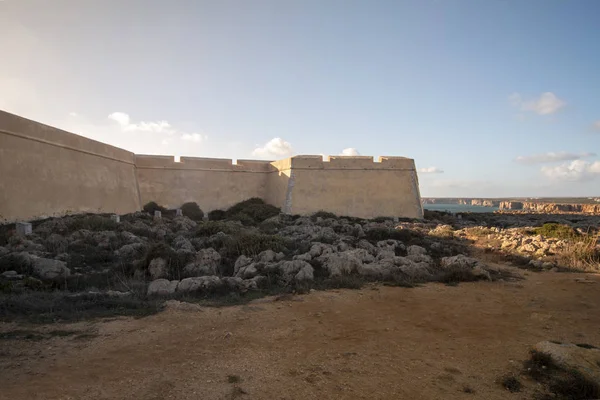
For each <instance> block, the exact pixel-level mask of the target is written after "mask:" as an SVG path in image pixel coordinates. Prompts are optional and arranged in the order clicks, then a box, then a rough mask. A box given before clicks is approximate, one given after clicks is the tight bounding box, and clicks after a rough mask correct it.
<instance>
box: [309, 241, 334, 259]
mask: <svg viewBox="0 0 600 400" xmlns="http://www.w3.org/2000/svg"><path fill="white" fill-rule="evenodd" d="M308 253H309V254H310V256H311V257H312V258H316V257H319V256H324V255H327V254H333V253H334V251H333V248H332V247H331V245H328V244H324V243H315V244H313V245H312V246H311V247H310V251H309V252H308Z"/></svg>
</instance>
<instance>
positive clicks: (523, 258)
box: [0, 199, 600, 398]
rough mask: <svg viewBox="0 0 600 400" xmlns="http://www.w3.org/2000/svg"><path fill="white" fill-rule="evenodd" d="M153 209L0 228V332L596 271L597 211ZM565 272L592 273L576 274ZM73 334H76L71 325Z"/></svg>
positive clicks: (599, 264) (46, 336)
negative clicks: (21, 231) (379, 213)
mask: <svg viewBox="0 0 600 400" xmlns="http://www.w3.org/2000/svg"><path fill="white" fill-rule="evenodd" d="M156 210H161V209H160V207H159V206H158V205H155V204H150V205H147V207H146V208H145V211H144V212H138V213H134V214H130V215H124V216H121V219H120V222H115V221H113V220H112V219H111V218H110V216H108V215H78V216H68V217H63V218H53V219H48V220H43V221H35V222H33V233H32V234H31V235H27V236H19V235H17V234H16V232H15V231H14V226H11V225H5V226H2V227H0V320H2V321H5V322H4V323H3V324H5V325H3V329H4V330H5V331H6V332H5V336H6V337H8V338H10V339H11V340H13V339H14V340H16V341H20V340H25V341H27V340H31V338H29V339H28V338H27V337H26V336H27V335H26V334H23V335H22V334H19V332H21V333H22V332H29V331H28V330H27V329H29V328H27V329H25V330H23V329H21V328H20V327H21V326H22V325H23V324H25V325H23V326H28V325H27V324H32V323H35V324H39V323H43V324H47V323H51V324H56V323H58V324H66V323H73V322H76V321H90V320H91V321H95V320H97V318H106V317H118V316H147V315H150V314H155V313H157V312H159V311H161V310H165V309H168V308H169V307H177V309H178V310H179V311H181V310H182V308H184V309H187V310H192V311H198V310H201V309H204V307H206V306H223V305H232V304H239V303H248V302H251V301H253V300H254V299H257V298H260V297H264V296H269V295H275V296H278V297H277V298H278V299H279V298H281V299H288V297H285V296H291V298H295V296H297V295H301V294H304V293H308V292H313V291H314V290H325V289H327V290H337V289H340V288H350V289H360V288H363V287H375V288H377V287H381V286H380V285H382V284H383V285H386V286H396V287H402V288H399V289H398V290H409V289H410V288H415V287H417V286H421V285H423V284H426V283H428V282H433V283H438V284H439V283H443V284H446V285H449V286H455V285H457V284H459V283H460V282H474V281H481V282H482V283H481V284H483V285H486V284H487V285H498V284H503V285H507V284H516V285H518V282H520V281H522V280H523V278H525V275H523V273H522V271H523V270H533V271H551V273H557V272H565V271H586V272H598V271H599V270H600V246H599V244H598V227H599V222H600V217H591V216H573V215H564V216H557V215H554V216H548V215H539V214H535V215H527V214H515V215H511V214H506V213H502V214H463V215H460V216H456V215H450V214H444V213H436V212H428V213H426V218H425V219H424V220H418V221H417V220H402V221H399V220H394V219H391V218H376V219H372V220H363V219H357V218H350V217H339V216H335V215H333V214H329V213H325V212H320V213H316V214H314V215H311V216H290V215H284V214H280V213H279V210H278V209H276V208H275V207H272V206H269V205H266V204H264V203H262V202H261V201H260V200H257V199H252V200H250V201H247V202H244V203H240V204H238V205H236V206H234V207H232V208H230V209H229V210H225V211H217V212H211V213H209V215H208V216H205V215H204V213H202V211H201V210H199V208H198V207H197V206H196V205H195V204H192V205H189V204H188V205H187V206H186V207H185V208H184V215H182V216H176V215H175V212H174V211H169V210H164V209H162V215H161V217H160V218H157V217H155V216H154V211H156ZM526 273H527V274H530V273H532V272H526ZM555 275H556V276H561V275H564V276H569V278H568V279H571V275H568V274H560V273H558V274H555ZM557 279H560V278H557ZM566 279H567V278H566ZM573 279H577V280H579V281H578V282H582V283H586V282H594V281H590V280H589V279H587V278H586V277H585V275H581V276H580V277H579V278H573ZM486 282H487V283H486ZM494 282H495V283H494ZM372 285H375V286H372ZM378 285H379V286H378ZM461 287H462V286H461ZM593 288H594V289H592V290H597V286H594V287H593ZM377 290H379V289H377ZM324 293H328V292H324ZM219 313H220V312H219ZM382 317H383V316H382ZM413 322H414V321H413ZM373 323H376V322H373ZM361 329H362V328H361ZM365 329H366V328H365ZM11 332H12V333H11ZM15 332H16V333H15ZM32 332H33V333H31V335H33V336H32V337H33V338H35V339H40V340H42V341H43V340H50V339H51V338H53V337H54V336H57V335H58V336H60V335H61V332H62V333H63V334H64V335H65V336H68V337H71V334H69V333H65V332H70V331H69V330H66V331H65V330H64V329H61V328H56V329H52V330H48V329H47V328H46V329H45V330H44V329H41V330H40V329H37V328H36V329H35V330H33V331H32ZM52 332H54V333H52ZM57 332H58V333H57ZM81 335H83V337H84V338H85V336H86V335H87V333H86V332H78V333H77V334H75V336H76V337H79V336H81ZM225 335H227V333H225ZM544 339H552V338H551V337H547V338H540V341H541V340H544ZM594 339H597V338H594ZM52 340H54V339H52ZM0 343H1V340H0ZM596 343H597V342H596ZM531 344H533V343H531ZM11 354H12V353H11V352H8V353H7V354H5V356H6V357H9V358H10V357H12V356H11ZM553 365H554V364H553ZM556 370H557V371H559V370H560V371H563V369H556ZM545 382H546V383H545V384H546V386H547V382H549V380H548V379H547V380H546V381H545ZM234 386H235V385H234ZM505 386H510V384H507V385H505ZM466 392H467V391H465V393H466ZM554 393H557V392H556V391H555V392H554ZM238 395H243V393H238ZM117 397H118V396H117ZM134 397H135V396H134ZM134 397H131V398H134ZM13 398H18V397H13ZM24 398H31V397H24ZM40 398H45V397H40ZM48 398H55V397H51V396H50V397H48ZM72 398H101V397H97V396H96V397H94V396H92V397H85V396H82V397H72ZM106 398H115V397H114V396H113V397H106ZM122 398H130V397H126V396H124V397H122ZM156 398H168V397H156ZM173 398H184V397H173ZM205 398H212V397H210V396H209V397H205ZM214 398H217V397H214ZM257 398H262V397H260V396H259V397H257ZM288 398H296V397H293V396H292V397H288ZM332 398H338V397H335V396H333V397H332ZM346 398H355V397H352V396H350V397H348V396H346ZM381 398H388V397H385V396H383V397H381ZM423 398H434V397H423ZM558 398H561V397H558ZM569 398H570V397H569ZM572 398H576V397H572Z"/></svg>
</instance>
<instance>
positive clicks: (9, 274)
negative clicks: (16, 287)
mask: <svg viewBox="0 0 600 400" xmlns="http://www.w3.org/2000/svg"><path fill="white" fill-rule="evenodd" d="M0 277H2V279H5V280H7V281H18V280H21V279H23V275H20V274H18V273H17V271H4V272H3V273H1V274H0Z"/></svg>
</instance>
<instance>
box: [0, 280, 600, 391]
mask: <svg viewBox="0 0 600 400" xmlns="http://www.w3.org/2000/svg"><path fill="white" fill-rule="evenodd" d="M524 277H525V279H524V280H522V281H519V282H496V283H486V282H478V283H463V284H460V285H459V286H457V287H452V286H445V285H442V284H428V285H425V286H422V287H418V288H413V289H408V288H395V287H384V286H372V287H368V288H365V289H362V290H340V291H328V292H314V293H310V294H307V295H303V296H297V297H294V298H293V299H292V300H289V299H286V300H283V301H273V299H263V300H259V301H256V302H254V303H252V304H250V305H245V306H235V307H228V308H220V309H217V308H201V309H199V310H198V309H197V310H193V311H184V310H181V309H169V310H167V311H165V312H162V313H160V314H158V315H155V316H151V317H147V318H143V319H137V320H136V319H129V318H128V319H125V318H123V319H117V320H111V321H103V322H98V321H96V322H92V323H90V322H88V323H78V324H71V325H54V326H45V327H43V328H42V329H43V330H49V329H78V330H82V331H84V332H88V333H89V332H93V333H95V334H96V335H97V336H95V337H92V338H90V337H85V336H84V337H83V338H82V337H76V336H68V337H54V338H51V339H48V340H43V341H27V340H2V341H0V388H1V389H0V399H11V400H14V399H155V400H159V399H232V398H239V399H442V398H443V399H469V398H473V399H505V398H511V399H525V398H531V396H532V393H533V390H534V387H535V384H534V383H532V382H527V381H524V383H525V385H526V389H525V390H524V391H523V392H521V393H515V394H510V393H508V392H507V391H506V390H505V389H503V388H502V386H501V385H499V384H498V383H497V381H498V378H499V377H501V376H503V375H504V374H506V373H507V372H510V371H517V370H519V369H520V366H521V361H522V360H524V359H525V358H527V354H528V349H529V346H530V345H532V344H534V343H536V342H538V341H541V340H547V339H551V340H561V341H572V342H575V343H591V344H596V345H600V329H598V327H599V326H600V310H599V307H600V276H593V275H581V274H563V273H551V272H547V273H525V276H524ZM581 279H584V280H586V281H587V282H591V283H582V282H579V281H578V280H581ZM16 328H19V329H23V327H22V326H20V327H17V326H15V325H8V324H4V325H2V326H0V331H3V332H6V331H9V330H11V329H16ZM27 328H30V327H27ZM37 329H39V328H37ZM238 378H239V379H238ZM238 380H239V381H238ZM466 387H468V388H471V389H472V390H474V393H466V392H465V390H464V389H465V388H466Z"/></svg>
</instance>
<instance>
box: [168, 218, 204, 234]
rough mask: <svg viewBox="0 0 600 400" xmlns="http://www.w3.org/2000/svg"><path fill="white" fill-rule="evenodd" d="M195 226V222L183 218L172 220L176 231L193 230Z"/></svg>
mask: <svg viewBox="0 0 600 400" xmlns="http://www.w3.org/2000/svg"><path fill="white" fill-rule="evenodd" d="M197 225H198V224H197V223H196V222H195V221H192V220H191V219H189V218H188V217H185V216H179V217H175V218H173V228H174V229H175V230H176V231H189V230H190V229H194V228H195V227H196V226H197Z"/></svg>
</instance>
